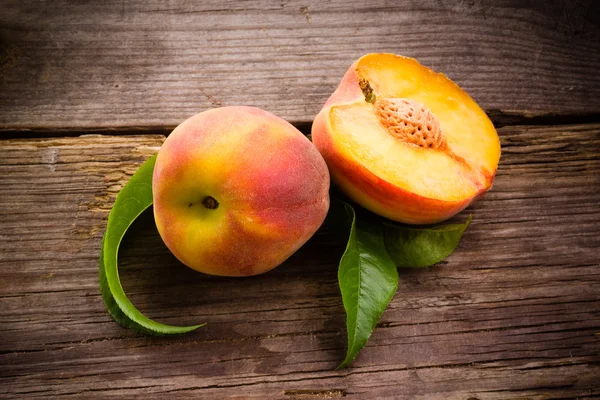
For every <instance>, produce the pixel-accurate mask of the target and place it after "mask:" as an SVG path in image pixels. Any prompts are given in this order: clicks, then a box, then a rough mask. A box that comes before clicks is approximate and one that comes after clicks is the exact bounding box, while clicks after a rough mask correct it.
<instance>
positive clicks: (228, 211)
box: [152, 107, 329, 276]
mask: <svg viewBox="0 0 600 400" xmlns="http://www.w3.org/2000/svg"><path fill="white" fill-rule="evenodd" d="M152 193H153V200H154V217H155V221H156V226H157V228H158V232H159V233H160V236H161V237H162V239H163V241H164V242H165V244H166V245H167V247H168V248H169V250H171V252H172V253H173V254H174V255H175V256H176V257H177V258H178V259H179V260H180V261H181V262H183V263H184V264H185V265H187V266H188V267H191V268H193V269H195V270H197V271H200V272H204V273H207V274H211V275H220V276H249V275H256V274H260V273H263V272H266V271H269V270H270V269H272V268H275V267H276V266H278V265H279V264H281V263H282V262H283V261H285V260H286V259H287V258H288V257H289V256H291V255H292V254H293V253H294V252H295V251H296V250H298V249H299V248H300V246H302V245H303V244H304V243H305V242H306V241H307V240H308V239H309V238H310V237H311V236H312V235H313V234H314V233H315V231H316V230H317V229H318V228H319V227H320V226H321V224H322V222H323V220H324V219H325V216H326V214H327V211H328V209H329V172H328V170H327V165H326V164H325V161H324V160H323V157H321V154H319V151H318V150H317V149H316V148H315V146H313V144H312V143H311V142H310V141H309V140H308V139H307V138H306V137H305V136H304V135H303V134H302V133H301V132H300V131H298V130H297V129H296V128H294V127H293V126H292V125H290V124H289V123H287V122H286V121H284V120H283V119H281V118H279V117H276V116H275V115H273V114H270V113H268V112H266V111H263V110H260V109H258V108H253V107H223V108H217V109H213V110H209V111H205V112H202V113H200V114H196V115H194V116H193V117H191V118H189V119H188V120H186V121H184V122H183V123H182V124H181V125H179V126H178V127H177V128H175V130H174V131H173V132H172V133H171V134H170V135H169V137H168V138H167V139H166V140H165V142H164V144H163V146H162V147H161V149H160V151H159V153H158V157H157V159H156V165H155V167H154V174H153V177H152Z"/></svg>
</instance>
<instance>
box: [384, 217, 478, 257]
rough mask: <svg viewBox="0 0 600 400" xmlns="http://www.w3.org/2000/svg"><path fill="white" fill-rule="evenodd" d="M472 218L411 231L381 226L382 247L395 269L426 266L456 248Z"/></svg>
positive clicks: (401, 227)
mask: <svg viewBox="0 0 600 400" xmlns="http://www.w3.org/2000/svg"><path fill="white" fill-rule="evenodd" d="M471 219H472V217H471V216H469V219H468V220H467V221H466V222H465V223H463V224H451V225H441V226H437V227H434V228H414V227H406V226H400V225H394V224H391V223H385V224H384V229H385V244H386V247H387V249H388V252H389V254H390V256H391V257H392V259H393V260H394V263H396V265H397V266H398V267H429V266H431V265H433V264H436V263H438V262H440V261H442V260H443V259H444V258H446V257H448V256H449V255H450V254H451V253H452V252H453V251H454V249H456V247H457V246H458V243H459V242H460V238H461V237H462V234H463V232H464V231H465V229H467V226H469V223H471Z"/></svg>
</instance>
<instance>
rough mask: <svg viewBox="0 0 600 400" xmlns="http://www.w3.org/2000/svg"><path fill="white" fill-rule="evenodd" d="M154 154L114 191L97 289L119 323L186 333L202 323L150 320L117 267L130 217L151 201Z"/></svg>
mask: <svg viewBox="0 0 600 400" xmlns="http://www.w3.org/2000/svg"><path fill="white" fill-rule="evenodd" d="M155 162H156V155H155V156H153V157H151V158H150V159H149V160H148V161H146V162H145V163H144V164H142V166H141V167H140V168H139V169H138V170H137V172H136V173H135V174H134V175H133V176H132V177H131V179H130V180H129V182H127V184H126V185H125V186H124V187H123V189H122V190H121V191H120V192H119V194H118V195H117V199H116V200H115V204H114V206H113V208H112V210H111V211H110V214H109V216H108V224H107V226H106V233H105V234H104V237H103V239H102V250H101V252H100V290H101V292H102V299H103V300H104V304H105V305H106V307H107V308H108V312H109V313H110V315H111V316H112V317H113V318H114V320H115V321H117V322H118V323H119V324H120V325H122V326H124V327H126V328H131V329H133V330H135V331H138V332H140V333H144V334H147V335H172V334H178V333H185V332H189V331H192V330H194V329H196V328H199V327H201V326H203V325H204V324H202V325H193V326H171V325H164V324H161V323H158V322H155V321H152V320H151V319H149V318H148V317H146V316H144V315H143V314H142V313H141V312H139V311H138V310H137V309H136V308H135V307H134V306H133V304H131V302H130V301H129V300H128V299H127V296H126V295H125V292H124V291H123V287H122V286H121V281H120V280H119V271H118V268H117V256H118V253H119V245H120V243H121V240H122V239H123V236H125V232H126V231H127V229H129V227H130V226H131V224H132V223H133V221H135V219H136V218H137V217H138V216H139V215H140V214H141V213H142V212H143V211H144V210H146V209H147V208H148V207H150V206H151V205H152V172H153V171H154V163H155Z"/></svg>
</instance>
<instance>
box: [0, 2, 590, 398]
mask: <svg viewBox="0 0 600 400" xmlns="http://www.w3.org/2000/svg"><path fill="white" fill-rule="evenodd" d="M599 24H600V7H599V6H598V3H597V2H594V1H569V2H567V1H565V2H561V1H527V2H522V1H517V0H514V1H513V0H503V1H485V2H484V1H482V0H471V1H450V0H438V1H433V0H419V1H405V2H402V3H400V2H398V3H395V2H392V1H383V0H382V1H372V2H362V1H356V0H344V1H339V0H338V1H333V2H324V1H319V2H316V1H315V2H304V1H300V2H296V1H287V0H281V1H265V0H261V1H255V2H244V1H239V0H230V1H227V2H221V1H216V0H214V1H202V2H197V1H190V0H178V1H169V2H162V1H157V0H138V1H129V2H127V1H102V2H93V1H85V2H69V1H66V0H59V1H51V0H38V1H32V2H26V1H12V0H9V1H6V0H5V1H3V2H2V4H1V6H0V93H1V94H0V397H2V398H18V399H21V398H26V399H34V398H35V399H37V398H43V399H47V398H50V397H65V398H86V399H89V398H99V397H108V396H110V397H111V398H148V399H165V398H171V397H175V398H179V397H181V398H202V399H213V398H214V399H224V398H238V399H246V398H247V399H271V398H273V399H290V400H291V399H326V398H338V397H347V398H353V399H377V398H394V399H460V400H467V399H470V400H475V399H481V400H487V399H588V398H598V397H600V250H599V247H600V206H599V203H600V25H599ZM378 51H388V52H395V53H399V54H404V55H408V56H412V57H416V58H418V59H419V60H420V61H421V62H422V63H424V64H425V65H427V66H430V67H432V68H434V69H436V70H439V71H443V72H444V73H446V74H447V75H448V76H450V77H451V78H452V79H454V80H455V81H456V82H457V83H458V84H459V85H461V86H462V87H464V88H465V89H466V90H467V91H468V92H469V93H470V94H471V95H472V96H473V97H474V98H475V99H476V100H477V101H478V102H479V103H480V104H481V105H482V107H483V108H484V109H485V110H486V111H487V112H488V113H489V115H490V116H491V118H492V119H493V121H494V122H495V124H496V125H497V127H498V128H499V129H498V131H499V134H500V138H501V141H502V149H503V153H502V159H501V163H500V169H499V172H498V175H497V178H496V182H495V186H494V188H493V190H492V191H491V192H490V193H489V194H488V195H487V196H486V197H485V198H484V199H483V200H481V201H479V202H478V203H477V204H475V205H474V206H472V207H470V208H469V209H468V210H467V212H466V213H472V214H473V223H472V225H471V226H470V227H469V229H468V230H467V232H466V234H465V236H464V238H463V241H462V242H461V245H460V247H459V248H458V250H457V251H456V252H455V253H454V254H452V255H451V256H450V257H449V258H448V259H447V260H446V261H444V262H442V263H441V264H440V265H438V266H436V267H434V268H430V269H426V270H408V269H407V270H400V286H399V290H398V293H397V294H396V296H395V298H394V299H393V301H392V303H391V304H390V307H389V308H388V310H387V311H386V312H385V313H384V314H383V316H382V319H381V323H380V324H379V326H378V328H377V329H376V331H375V333H374V335H373V337H372V339H371V341H370V342H369V344H368V345H367V347H366V348H365V349H364V350H363V352H362V353H361V354H360V355H359V357H358V358H357V360H356V361H355V362H354V364H353V365H352V367H350V368H348V369H345V370H341V371H335V370H334V368H335V367H336V365H337V364H338V363H339V362H340V361H341V360H342V359H343V355H344V352H345V345H346V336H345V335H346V334H345V326H344V311H343V307H342V303H341V298H340V293H339V289H338V286H337V280H336V267H337V262H338V260H339V257H340V255H341V253H342V251H343V248H344V243H343V240H340V239H339V238H337V237H336V236H334V235H333V234H331V232H330V230H328V227H327V226H324V227H323V228H322V229H321V230H320V231H319V232H318V234H317V235H316V236H315V237H314V238H313V239H311V240H310V241H309V243H308V244H307V245H306V246H305V247H303V248H302V249H301V250H300V251H299V252H298V253H297V254H295V255H294V256H293V257H292V258H291V259H290V260H289V261H288V262H286V263H285V264H284V265H282V266H281V267H280V268H278V269H276V270H274V271H273V272H271V273H268V274H266V275H263V276H258V277H253V278H248V279H224V278H215V277H209V276H204V275H201V274H199V273H195V272H193V271H191V270H189V269H187V268H185V267H184V266H182V265H181V264H180V263H178V262H177V261H176V260H175V259H174V257H173V256H171V255H170V253H169V252H168V250H167V249H166V248H165V247H164V245H163V244H162V241H161V239H160V237H159V236H158V234H157V232H156V229H155V227H154V225H153V220H152V215H151V213H145V214H144V215H143V216H142V218H141V219H140V220H138V221H137V222H136V223H135V224H134V226H133V229H132V230H131V231H130V232H129V233H128V234H127V236H126V239H125V242H124V245H123V246H122V251H121V254H120V265H121V274H122V281H123V285H124V287H125V290H126V292H127V293H128V294H129V296H130V299H131V300H132V302H133V303H134V304H135V305H136V306H138V307H139V308H140V310H141V311H143V312H144V313H146V314H147V315H149V316H150V317H152V318H154V319H157V320H159V321H161V322H166V323H171V324H191V323H195V322H204V321H206V322H208V325H207V326H206V327H205V328H203V329H200V330H198V331H196V332H193V333H191V334H187V335H184V336H178V337H171V338H155V337H144V336H141V335H139V334H136V333H134V332H132V331H130V330H126V329H123V328H121V327H120V326H118V325H117V324H116V323H115V322H114V321H113V320H112V319H111V318H110V317H109V315H108V313H107V312H106V309H105V307H104V305H103V303H102V300H101V297H100V294H99V288H98V256H99V250H100V240H101V237H102V234H103V231H104V229H105V226H106V218H107V215H108V212H109V210H110V208H111V205H112V204H113V202H114V199H115V195H116V193H117V192H118V190H119V189H120V188H121V187H122V185H123V184H124V183H125V182H126V181H127V179H128V177H130V176H131V175H132V174H133V172H134V171H135V170H136V168H137V167H138V166H139V165H140V164H141V163H142V162H143V161H144V160H145V159H146V158H148V157H149V156H150V155H151V154H153V153H155V152H156V151H157V150H158V148H159V147H160V145H161V143H162V141H163V139H164V135H166V134H168V132H169V131H170V130H171V129H172V128H173V127H174V126H175V125H176V124H178V123H179V122H180V121H182V120H183V119H185V118H187V117H188V116H190V115H192V114H194V113H196V112H199V111H201V110H205V109H208V108H211V107H217V106H221V105H234V104H246V105H254V106H258V107H261V108H264V109H266V110H269V111H271V112H274V113H275V114H278V115H280V116H282V117H283V118H286V119H287V120H289V121H291V122H292V123H294V124H295V125H297V126H298V127H299V128H300V129H301V130H302V131H303V132H305V133H308V132H309V131H310V124H311V121H312V119H313V118H314V116H315V115H316V113H317V112H318V110H319V109H320V108H321V106H322V104H323V103H324V101H325V100H326V98H327V97H328V95H329V94H330V93H331V92H332V91H333V90H334V88H335V87H336V86H337V84H338V82H339V80H340V79H341V76H342V74H343V73H344V72H345V70H346V69H347V68H348V66H349V65H350V64H351V62H352V61H353V60H354V59H356V58H358V57H359V56H361V55H363V54H365V53H368V52H378ZM466 213H465V214H463V215H466Z"/></svg>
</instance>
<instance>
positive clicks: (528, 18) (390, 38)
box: [0, 0, 600, 132]
mask: <svg viewBox="0 0 600 400" xmlns="http://www.w3.org/2000/svg"><path fill="white" fill-rule="evenodd" d="M598 4H599V3H598V2H597V1H593V0H583V1H581V0H580V1H569V2H563V1H527V2H523V1H517V0H502V1H495V2H488V1H483V0H473V1H464V0H410V1H403V2H401V3H395V2H391V1H386V0H377V1H369V2H364V1H359V0H335V1H331V2H325V1H321V2H309V1H304V0H300V1H287V0H281V1H266V0H261V1H255V2H246V1H240V0H230V1H227V2H222V1H217V0H211V1H191V0H179V1H169V2H167V3H165V2H163V1H159V0H136V1H121V0H110V1H102V2H95V1H80V2H71V1H67V0H37V1H19V0H8V1H3V2H2V5H1V6H0V93H2V95H1V96H0V130H3V131H23V130H25V131H26V130H35V131H38V130H39V131H44V132H47V130H48V129H57V128H61V129H65V130H77V129H79V130H81V129H102V128H106V129H125V128H126V129H127V130H129V131H132V130H133V131H135V130H136V129H155V128H157V127H161V129H167V130H168V129H169V128H172V127H174V126H175V125H177V124H178V123H179V122H181V121H182V120H184V119H185V118H187V117H188V116H190V115H192V114H194V113H196V112H199V111H202V110H204V109H207V108H210V107H217V106H221V105H240V104H243V105H254V106H258V107H261V108H264V109H266V110H269V111H271V112H274V113H276V114H277V115H279V116H281V117H283V118H285V119H287V120H289V121H291V122H294V123H306V122H309V121H312V119H313V118H314V116H315V115H316V114H317V112H318V111H319V109H320V108H321V106H322V105H323V103H324V102H325V100H326V99H327V97H328V96H329V95H330V94H331V93H332V92H333V90H334V89H335V87H336V86H337V85H338V83H339V81H340V80H341V77H342V75H343V73H344V72H345V70H346V69H347V68H348V67H349V66H350V64H351V63H352V62H353V61H354V60H355V59H357V58H358V57H360V56H361V55H363V54H366V53H369V52H395V53H398V54H404V55H407V56H412V57H416V58H418V59H419V60H420V61H421V62H422V63H424V64H425V65H427V66H430V67H432V68H434V69H435V70H438V71H442V72H444V73H445V74H447V75H448V76H449V77H450V78H452V79H454V80H455V81H456V82H457V83H458V84H459V85H461V86H463V87H464V88H465V89H466V90H467V91H468V92H469V93H470V94H471V95H472V96H473V97H474V98H475V100H477V101H478V102H480V104H481V105H482V107H483V108H484V109H485V110H486V111H488V112H491V113H492V114H494V115H498V114H500V115H504V114H506V113H508V114H518V115H521V116H523V115H525V116H533V115H540V114H542V115H545V114H559V115H571V114H577V115H582V114H594V115H598V114H599V113H600V75H599V74H598V66H599V65H600V24H599V23H598V21H600V6H599V5H598Z"/></svg>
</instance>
